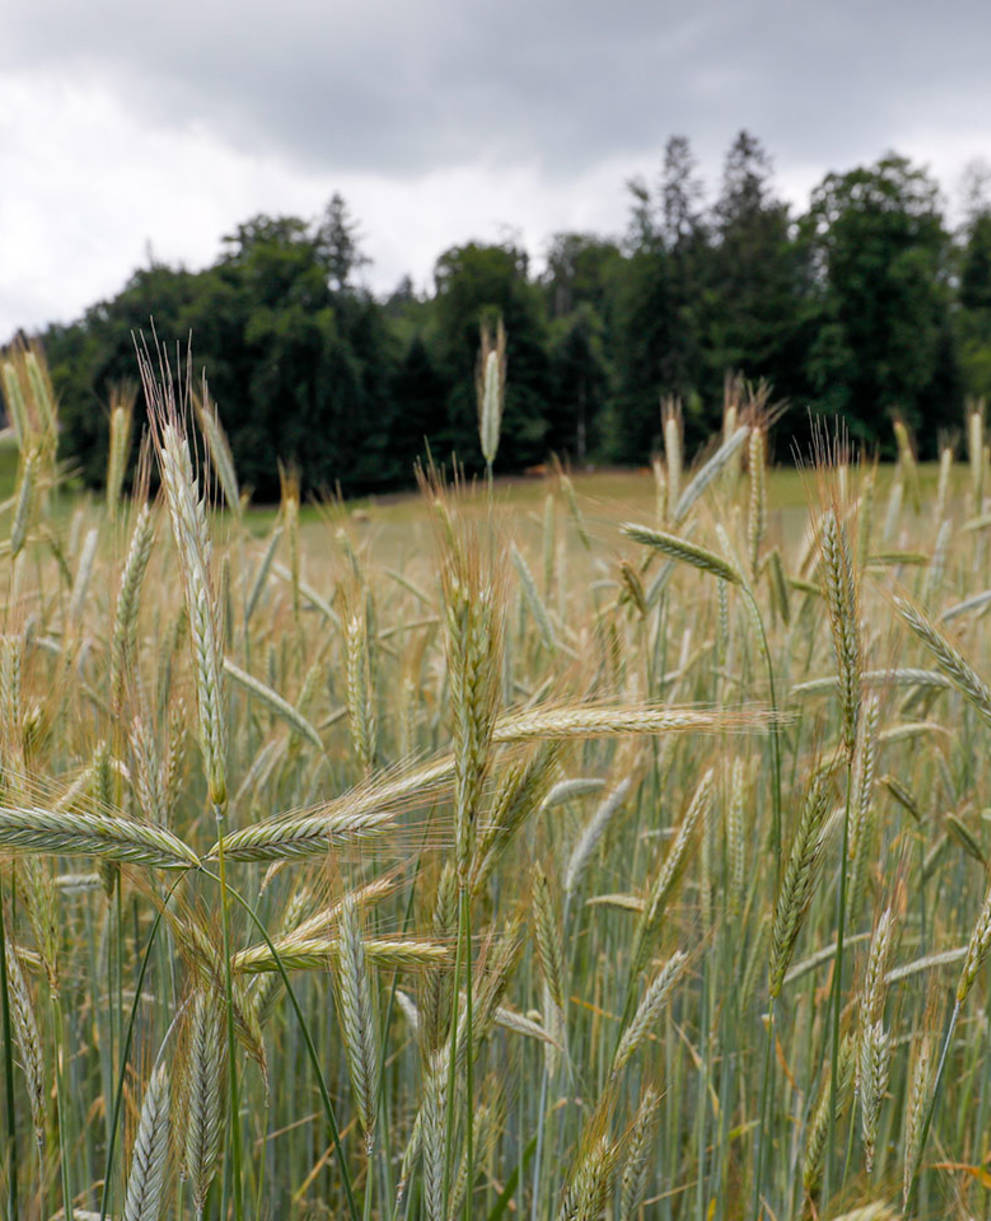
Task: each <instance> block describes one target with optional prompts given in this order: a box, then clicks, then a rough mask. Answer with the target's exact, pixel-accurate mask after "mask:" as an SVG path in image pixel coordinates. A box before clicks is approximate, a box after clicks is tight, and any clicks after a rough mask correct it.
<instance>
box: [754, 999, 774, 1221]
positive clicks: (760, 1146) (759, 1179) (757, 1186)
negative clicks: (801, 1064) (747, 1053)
mask: <svg viewBox="0 0 991 1221" xmlns="http://www.w3.org/2000/svg"><path fill="white" fill-rule="evenodd" d="M773 1071H774V998H773V997H772V998H771V1004H770V1007H769V1010H768V1014H767V1042H766V1043H765V1046H764V1071H763V1073H762V1074H761V1084H760V1114H759V1116H758V1121H757V1148H756V1149H755V1151H754V1221H760V1216H761V1210H762V1208H763V1204H762V1203H761V1201H762V1199H763V1193H764V1163H765V1161H766V1160H767V1158H766V1156H765V1153H766V1150H765V1140H764V1137H765V1133H766V1131H767V1126H768V1123H767V1108H768V1102H769V1099H770V1093H771V1074H772V1073H773Z"/></svg>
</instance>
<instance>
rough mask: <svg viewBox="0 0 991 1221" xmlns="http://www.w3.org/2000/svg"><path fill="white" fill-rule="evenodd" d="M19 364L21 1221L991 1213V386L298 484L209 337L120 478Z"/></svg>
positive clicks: (15, 534)
mask: <svg viewBox="0 0 991 1221" xmlns="http://www.w3.org/2000/svg"><path fill="white" fill-rule="evenodd" d="M2 372H3V379H4V389H5V396H6V400H7V403H8V408H9V411H10V417H11V422H12V437H13V440H12V443H11V444H12V445H13V450H12V451H11V461H12V465H14V466H16V470H15V471H14V472H13V485H12V490H11V495H10V497H9V499H8V500H7V501H6V502H5V503H4V505H3V517H2V519H0V538H2V540H3V541H2V553H3V554H2V555H0V589H2V593H0V597H2V604H3V622H2V634H0V775H2V785H3V794H2V800H0V850H2V857H0V920H2V930H0V934H2V935H0V1047H2V1053H0V1060H2V1065H0V1104H2V1105H0V1151H2V1156H0V1168H2V1177H0V1194H2V1199H3V1211H4V1215H6V1216H7V1217H10V1218H15V1217H16V1218H27V1219H41V1218H52V1217H75V1218H77V1219H78V1221H86V1219H89V1221H92V1219H94V1218H97V1217H100V1218H111V1217H112V1218H118V1219H119V1218H125V1219H126V1221H139V1219H141V1221H158V1219H160V1218H176V1219H178V1218H186V1217H190V1218H209V1219H211V1221H213V1219H221V1218H222V1219H223V1221H228V1219H231V1218H234V1219H236V1221H242V1219H246V1218H250V1219H252V1221H254V1219H256V1218H270V1219H273V1221H275V1219H281V1218H290V1219H291V1218H300V1219H302V1218H346V1219H348V1221H368V1219H370V1218H382V1219H395V1221H406V1219H410V1221H421V1219H422V1221H455V1219H456V1218H467V1219H471V1218H487V1219H490V1221H499V1218H507V1219H509V1218H517V1219H520V1221H522V1219H524V1218H525V1219H527V1221H531V1219H532V1221H544V1219H555V1218H560V1219H561V1221H565V1219H568V1221H571V1219H578V1218H582V1219H584V1221H600V1219H601V1218H610V1219H617V1221H635V1219H638V1218H659V1219H663V1221H673V1219H676V1218H677V1219H688V1218H691V1219H693V1221H738V1219H739V1221H743V1219H747V1221H757V1219H758V1218H764V1219H766V1221H772V1219H779V1221H784V1219H786V1218H801V1217H808V1218H818V1217H822V1218H826V1217H830V1218H838V1217H847V1218H850V1219H851V1221H852V1219H854V1218H858V1219H860V1221H867V1219H868V1218H878V1219H881V1218H896V1217H925V1218H943V1217H950V1218H970V1217H987V1216H988V1213H989V1188H991V1161H989V1151H991V1072H989V1068H991V1055H989V1053H991V1048H989V1025H988V1015H987V1004H988V999H989V993H991V969H989V966H988V964H986V962H985V959H986V957H987V952H988V950H989V948H991V891H989V879H988V876H987V873H988V870H987V864H988V854H989V852H991V828H989V826H988V821H989V818H991V766H989V750H988V747H989V743H991V686H989V682H991V654H989V645H991V628H989V625H988V621H987V611H988V610H989V608H991V546H989V539H988V529H989V527H991V515H989V514H988V512H987V500H986V493H989V494H991V471H989V454H988V449H987V446H986V443H985V440H986V439H985V422H984V419H983V414H982V410H981V409H980V408H979V407H975V408H973V409H972V410H971V411H970V412H969V414H968V418H967V419H966V420H965V421H962V428H961V433H962V436H963V438H964V441H963V443H962V445H961V447H960V450H959V452H956V453H954V452H953V450H951V449H950V448H947V449H946V450H945V451H944V453H943V455H942V458H941V461H940V463H939V465H938V467H935V468H929V469H926V470H920V468H919V467H918V466H917V465H916V463H915V461H914V458H913V456H912V450H911V445H910V440H909V438H908V437H907V436H906V435H905V434H904V431H903V430H901V429H899V430H898V432H897V442H898V449H899V453H900V457H899V460H898V463H897V465H893V466H891V467H889V468H887V469H880V468H878V467H876V466H875V465H874V464H872V463H871V462H869V461H863V460H860V459H858V457H857V455H856V454H854V453H853V452H852V451H851V450H849V449H848V448H847V447H846V446H845V445H844V444H843V442H842V438H836V437H834V436H833V434H832V433H831V432H830V433H828V434H827V433H826V432H825V431H824V433H823V436H822V439H821V443H820V445H819V446H818V447H817V452H816V453H815V454H814V455H810V456H809V465H808V467H807V468H806V469H805V470H804V471H802V472H800V473H797V472H794V471H789V472H778V471H774V470H772V469H770V466H769V464H768V461H767V454H768V453H769V452H770V450H769V444H768V442H769V438H768V435H767V430H768V428H769V426H771V425H770V421H769V418H768V416H767V415H766V413H765V411H764V409H763V405H762V400H761V397H760V396H759V395H758V396H757V397H756V398H754V399H747V398H746V397H744V398H741V399H739V400H734V401H731V402H729V403H728V404H727V411H726V418H725V422H724V428H723V431H722V433H721V435H719V436H717V437H713V439H712V441H711V444H710V445H709V446H708V448H707V449H706V450H705V452H704V453H703V454H701V455H699V456H698V457H697V458H696V459H694V460H693V461H692V462H689V461H688V460H687V458H686V456H685V455H684V454H683V453H682V444H681V436H680V430H679V425H678V420H677V418H676V416H674V415H669V416H668V417H667V419H666V420H665V424H664V435H665V448H664V452H663V455H662V457H661V458H660V459H659V460H658V461H657V463H656V464H655V467H654V471H653V473H652V474H650V475H644V474H641V475H638V476H627V477H621V476H615V475H602V476H591V477H589V476H577V475H576V476H574V477H569V476H568V475H567V474H566V473H565V472H564V471H562V470H551V471H549V472H548V474H547V475H546V477H544V478H542V479H538V480H530V481H529V482H527V483H526V484H525V485H522V486H521V487H519V488H507V487H505V486H504V485H501V484H499V485H495V486H493V484H492V483H491V481H485V480H483V481H480V482H479V483H478V484H471V485H465V484H464V483H463V482H462V481H458V480H457V479H451V478H445V477H444V476H443V475H441V474H438V473H437V472H434V471H427V472H425V473H424V475H423V479H422V485H423V486H422V492H421V495H420V496H419V497H416V498H407V499H406V500H399V501H394V502H389V503H388V504H378V505H371V506H369V507H367V508H365V507H363V508H360V509H355V508H354V507H349V506H341V505H327V506H324V507H321V508H319V509H315V508H312V507H309V506H301V504H300V497H299V493H298V490H297V487H296V485H295V483H294V481H293V479H292V477H291V475H287V476H286V478H285V479H284V481H283V498H282V503H281V505H280V506H279V508H278V510H277V512H274V513H273V512H269V513H262V514H258V513H256V512H255V511H253V510H252V509H251V508H250V507H249V506H248V505H247V504H246V502H245V499H244V498H243V497H242V494H241V489H240V488H239V485H238V480H237V472H236V470H235V468H234V464H233V462H232V460H231V457H230V452H229V449H228V447H227V444H226V440H225V438H224V434H223V431H222V428H221V427H220V423H219V419H218V417H217V415H216V413H215V411H214V409H213V407H212V405H211V404H210V402H209V398H208V396H207V395H206V394H205V393H204V392H203V391H202V389H201V388H200V387H197V386H195V385H191V384H190V382H189V381H188V380H187V377H186V374H185V372H184V371H183V370H182V369H180V370H175V369H170V368H169V367H168V365H167V363H163V362H159V361H158V360H157V359H156V358H155V357H154V355H151V356H149V355H148V354H147V353H146V354H145V356H144V358H143V361H142V369H141V373H142V378H143V382H144V393H145V395H146V398H147V402H148V406H149V412H150V417H151V421H152V426H151V428H150V431H149V435H148V437H147V438H146V439H145V440H144V441H139V439H138V438H132V437H131V435H130V434H131V420H130V416H129V414H128V411H127V409H126V406H124V405H121V404H118V406H117V407H116V409H115V410H114V412H113V413H112V415H111V416H110V418H109V420H108V427H109V428H110V429H111V447H110V463H109V469H108V472H107V491H106V495H105V497H102V498H96V497H93V496H89V497H87V496H84V495H81V494H78V493H67V492H66V491H65V490H64V488H63V487H62V486H61V479H60V466H59V454H58V420H57V406H56V402H55V398H54V395H53V394H52V393H51V388H50V386H49V383H48V380H47V377H46V374H45V370H44V364H43V361H42V360H41V358H40V354H39V353H36V352H30V351H26V350H23V349H21V350H18V351H15V352H11V353H8V354H7V355H6V356H5V357H4V359H3V361H2ZM496 439H497V438H496ZM482 440H483V446H484V445H486V444H488V445H490V446H491V440H492V438H491V435H489V436H488V437H486V436H485V432H484V429H483V437H482ZM132 444H133V445H134V446H135V447H136V446H138V445H139V444H141V446H142V454H143V457H142V461H141V464H140V466H139V475H138V478H137V481H136V486H135V488H134V491H133V494H128V495H126V496H125V495H124V494H123V491H122V489H123V481H124V472H125V459H126V455H127V453H128V451H129V449H130V447H131V446H132ZM149 482H150V483H151V486H153V487H154V488H155V489H156V491H155V492H154V494H153V495H152V494H148V487H149Z"/></svg>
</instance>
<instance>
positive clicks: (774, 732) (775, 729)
mask: <svg viewBox="0 0 991 1221" xmlns="http://www.w3.org/2000/svg"><path fill="white" fill-rule="evenodd" d="M743 589H744V593H745V594H746V596H747V598H748V599H749V601H750V606H751V609H752V610H753V615H754V621H755V622H756V624H757V633H758V636H759V638H760V651H761V654H762V655H763V657H764V665H765V667H766V669H767V688H768V698H769V699H770V701H771V716H772V717H773V720H772V721H771V761H772V766H773V769H774V783H773V785H772V786H771V847H772V850H773V852H774V869H775V882H776V884H780V882H781V738H780V730H779V726H778V700H777V696H776V694H775V690H774V666H773V665H772V663H771V650H770V648H769V647H768V643H767V632H766V631H765V630H764V620H763V618H762V617H761V613H760V607H759V606H758V605H757V598H756V596H755V595H754V591H753V590H752V589H751V588H750V586H749V585H745V586H744V587H743Z"/></svg>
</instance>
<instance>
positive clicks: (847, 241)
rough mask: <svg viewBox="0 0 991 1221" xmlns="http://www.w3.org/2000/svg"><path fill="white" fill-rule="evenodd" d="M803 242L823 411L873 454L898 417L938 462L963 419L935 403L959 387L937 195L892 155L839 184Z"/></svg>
mask: <svg viewBox="0 0 991 1221" xmlns="http://www.w3.org/2000/svg"><path fill="white" fill-rule="evenodd" d="M802 236H803V241H804V244H805V253H806V257H807V260H808V262H807V268H808V276H809V286H810V287H809V291H810V300H811V308H812V311H813V316H814V319H815V323H816V331H817V334H816V335H815V338H814V339H813V341H812V343H811V347H810V350H809V352H808V356H807V360H806V364H807V368H808V372H809V377H810V381H811V383H812V385H813V387H814V389H815V392H816V398H817V400H818V402H819V404H820V405H821V406H822V407H823V408H824V409H826V410H830V411H835V412H838V413H842V414H843V415H844V416H845V418H846V420H847V422H848V424H849V427H850V430H851V432H852V433H853V435H854V436H855V437H858V438H861V439H863V440H865V441H867V442H868V443H870V444H877V443H878V442H879V441H881V440H882V439H886V438H887V436H888V434H889V428H888V422H889V419H890V415H891V413H892V412H895V411H897V412H898V413H899V414H900V415H901V416H902V417H903V418H904V419H905V421H906V423H907V424H908V426H909V428H910V429H912V430H913V431H914V432H915V433H916V434H917V436H918V437H919V439H920V441H921V443H922V446H923V448H924V449H925V450H927V451H928V452H930V453H931V452H932V449H933V447H934V444H935V440H936V436H937V433H938V432H939V430H940V429H941V428H946V427H948V426H950V425H954V424H956V422H957V421H958V420H959V418H960V413H959V403H958V402H954V401H950V400H947V399H945V398H943V399H939V398H937V397H936V396H937V393H938V392H939V390H940V388H941V387H942V390H943V393H945V392H946V387H947V386H948V385H949V386H952V385H953V383H954V381H955V374H954V371H953V369H952V363H953V362H952V355H951V348H950V346H949V345H948V342H947V337H946V332H947V330H948V327H949V305H950V285H949V262H950V241H949V236H948V234H947V232H946V230H945V228H944V226H943V220H942V216H941V214H940V211H939V206H938V189H937V187H936V184H935V183H934V182H933V181H932V180H931V179H930V178H929V177H928V175H927V174H926V173H925V171H923V170H920V169H917V168H915V167H913V166H912V165H911V164H910V163H909V162H908V161H907V160H905V158H903V157H897V156H895V155H894V154H890V155H888V156H887V157H885V158H883V159H882V160H881V161H879V162H878V163H877V164H876V165H874V166H871V167H868V168H859V169H856V170H852V171H850V172H849V173H847V174H842V175H838V174H830V175H828V176H827V177H826V178H825V179H824V181H823V182H822V183H821V185H820V186H819V187H817V188H816V190H815V191H814V192H813V196H812V206H811V208H810V210H809V213H808V215H807V216H806V217H805V218H804V220H803V222H802ZM947 362H949V365H950V367H947Z"/></svg>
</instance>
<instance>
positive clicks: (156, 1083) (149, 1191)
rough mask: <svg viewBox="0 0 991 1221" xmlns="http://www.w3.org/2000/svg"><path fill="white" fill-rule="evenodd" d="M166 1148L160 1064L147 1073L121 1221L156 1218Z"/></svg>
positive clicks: (165, 1095) (164, 1077) (165, 1088)
mask: <svg viewBox="0 0 991 1221" xmlns="http://www.w3.org/2000/svg"><path fill="white" fill-rule="evenodd" d="M168 1152H169V1075H168V1070H167V1069H166V1067H165V1065H164V1064H162V1065H159V1067H158V1068H156V1069H154V1070H153V1072H152V1074H151V1076H150V1077H149V1079H148V1084H147V1086H146V1087H145V1096H144V1101H143V1102H142V1103H141V1119H140V1120H139V1122H138V1134H137V1136H136V1137H135V1138H134V1149H133V1150H132V1152H131V1169H130V1173H129V1174H128V1176H127V1194H126V1195H125V1197H124V1212H123V1221H157V1218H158V1215H159V1213H160V1212H161V1208H162V1201H163V1198H164V1195H165V1168H166V1161H167V1159H168Z"/></svg>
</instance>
